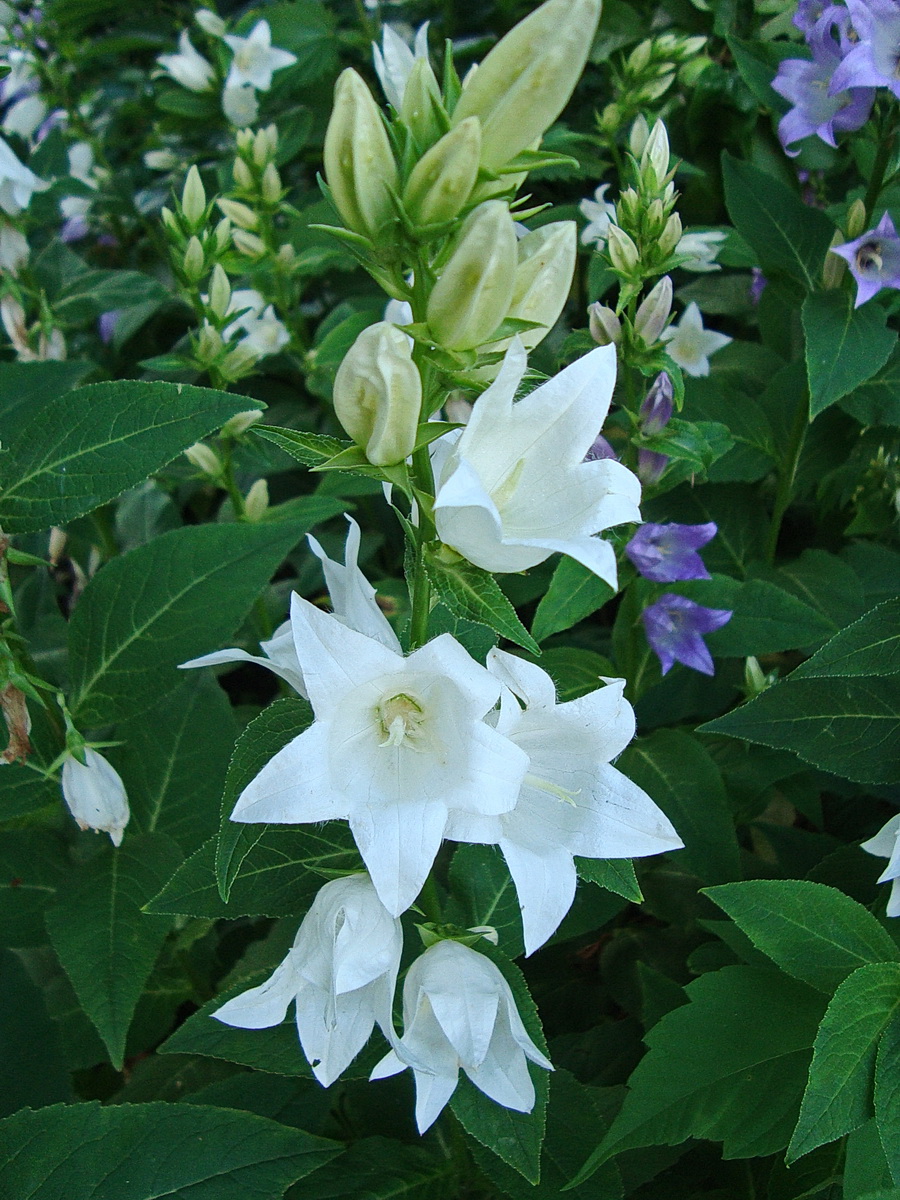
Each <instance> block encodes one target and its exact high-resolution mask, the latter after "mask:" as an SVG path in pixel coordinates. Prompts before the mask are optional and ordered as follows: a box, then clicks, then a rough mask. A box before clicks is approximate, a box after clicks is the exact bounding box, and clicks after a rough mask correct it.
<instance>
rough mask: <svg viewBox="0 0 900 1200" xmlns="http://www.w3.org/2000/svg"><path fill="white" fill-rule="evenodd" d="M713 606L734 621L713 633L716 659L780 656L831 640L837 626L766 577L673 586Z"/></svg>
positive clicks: (710, 643)
mask: <svg viewBox="0 0 900 1200" xmlns="http://www.w3.org/2000/svg"><path fill="white" fill-rule="evenodd" d="M672 590H673V591H677V592H678V593H680V594H681V595H683V596H688V597H689V598H690V599H691V600H695V601H696V602H697V603H699V604H705V605H707V606H708V607H711V608H728V609H731V611H732V617H731V620H730V621H729V622H728V624H727V625H724V626H723V627H722V628H721V629H717V630H715V631H714V633H711V634H709V637H708V640H707V644H708V646H709V649H710V652H711V653H712V654H714V655H716V656H717V657H718V656H725V655H735V656H740V657H741V658H743V657H744V656H745V655H747V654H776V653H778V652H779V651H781V650H796V649H797V648H798V647H799V646H809V645H810V644H811V643H813V642H816V641H820V640H822V639H823V638H827V637H828V636H829V635H830V634H831V633H832V632H833V630H834V626H833V625H832V623H831V622H830V621H828V619H827V618H826V617H825V616H823V615H822V613H821V612H819V611H817V610H816V609H815V608H812V607H811V606H810V605H809V604H807V603H805V602H804V601H803V600H800V599H798V598H797V597H796V596H793V595H791V593H790V592H787V591H785V590H784V588H782V587H778V586H777V584H775V583H771V582H769V581H768V580H763V579H748V580H747V581H746V582H745V583H741V582H739V581H738V580H736V579H729V578H727V576H724V575H714V576H713V577H712V579H695V580H690V581H688V582H685V583H677V584H674V585H673V587H672Z"/></svg>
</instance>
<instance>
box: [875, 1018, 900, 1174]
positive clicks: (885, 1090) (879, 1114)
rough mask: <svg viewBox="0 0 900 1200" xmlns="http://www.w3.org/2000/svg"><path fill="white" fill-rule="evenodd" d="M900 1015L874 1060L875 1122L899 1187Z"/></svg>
mask: <svg viewBox="0 0 900 1200" xmlns="http://www.w3.org/2000/svg"><path fill="white" fill-rule="evenodd" d="M898 1063H900V1014H898V1013H896V1012H895V1013H894V1015H893V1016H892V1017H891V1019H890V1021H888V1023H887V1025H886V1026H885V1030H884V1033H883V1034H882V1035H881V1041H880V1042H879V1043H878V1053H877V1056H876V1059H875V1120H876V1122H877V1125H878V1134H879V1137H880V1138H881V1145H882V1147H883V1149H884V1153H885V1157H886V1158H887V1160H888V1166H889V1167H890V1171H891V1175H892V1176H893V1178H894V1182H895V1183H896V1184H898V1185H900V1071H898V1070H897V1064H898Z"/></svg>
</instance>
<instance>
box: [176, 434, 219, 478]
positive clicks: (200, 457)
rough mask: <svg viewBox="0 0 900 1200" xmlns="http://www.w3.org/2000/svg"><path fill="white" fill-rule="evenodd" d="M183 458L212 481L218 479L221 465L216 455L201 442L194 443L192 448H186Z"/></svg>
mask: <svg viewBox="0 0 900 1200" xmlns="http://www.w3.org/2000/svg"><path fill="white" fill-rule="evenodd" d="M184 457H185V458H186V459H187V460H188V462H189V463H192V464H193V466H195V467H196V468H197V470H198V471H202V472H203V474H204V475H209V476H210V477H211V478H212V479H218V478H219V476H220V475H221V474H222V463H221V462H220V460H219V457H218V455H217V454H216V452H215V451H214V450H210V448H209V446H207V445H204V443H203V442H195V443H194V445H193V446H188V448H187V450H185V452H184Z"/></svg>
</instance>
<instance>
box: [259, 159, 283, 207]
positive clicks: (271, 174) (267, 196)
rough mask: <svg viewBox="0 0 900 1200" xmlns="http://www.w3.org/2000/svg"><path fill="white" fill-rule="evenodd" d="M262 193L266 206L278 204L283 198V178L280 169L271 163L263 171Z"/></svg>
mask: <svg viewBox="0 0 900 1200" xmlns="http://www.w3.org/2000/svg"><path fill="white" fill-rule="evenodd" d="M260 193H261V195H262V198H263V200H264V201H265V202H266V204H277V203H278V201H279V200H280V199H281V196H282V187H281V176H280V175H279V174H278V168H277V167H276V166H275V164H274V163H273V162H270V163H269V164H268V166H267V167H266V169H265V170H264V171H263V177H262V182H261V184H260Z"/></svg>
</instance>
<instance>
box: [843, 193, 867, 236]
mask: <svg viewBox="0 0 900 1200" xmlns="http://www.w3.org/2000/svg"><path fill="white" fill-rule="evenodd" d="M865 227H866V206H865V204H864V202H863V201H862V200H854V201H853V203H852V204H851V205H850V207H849V208H848V209H847V226H846V228H847V238H848V240H852V239H854V238H858V237H859V235H860V234H861V233H862V231H863V230H864V229H865Z"/></svg>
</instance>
